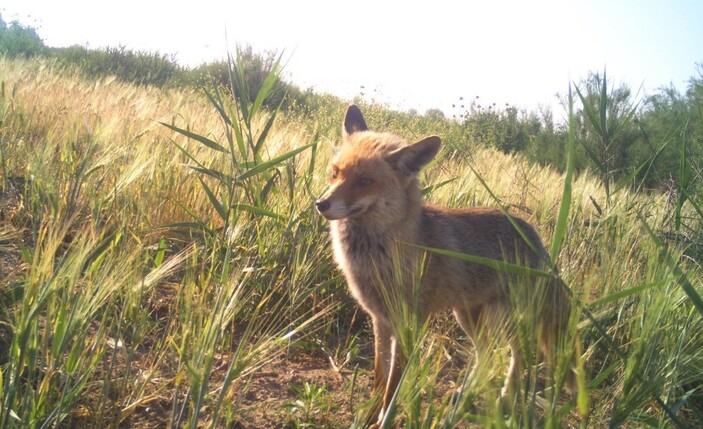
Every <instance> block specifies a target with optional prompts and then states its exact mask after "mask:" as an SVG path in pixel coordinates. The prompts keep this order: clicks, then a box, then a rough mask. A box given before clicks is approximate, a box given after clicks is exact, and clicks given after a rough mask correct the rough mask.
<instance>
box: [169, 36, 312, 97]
mask: <svg viewBox="0 0 703 429" xmlns="http://www.w3.org/2000/svg"><path fill="white" fill-rule="evenodd" d="M238 57H239V63H238V64H239V66H240V67H243V72H244V77H245V80H246V88H236V87H235V88H233V86H232V84H231V81H230V77H231V76H235V75H236V73H237V70H236V68H237V67H238V64H237V63H235V62H230V61H225V60H220V61H214V62H210V63H206V64H202V65H200V66H198V67H196V68H194V69H190V70H186V71H184V73H183V75H182V79H183V82H182V83H184V84H187V85H195V86H202V85H205V86H208V85H211V84H213V83H214V84H216V85H219V86H220V87H221V88H226V89H227V90H229V91H230V92H231V91H232V90H234V91H235V93H236V94H237V96H239V91H240V90H244V91H245V92H246V94H247V95H248V98H249V101H250V102H253V101H254V98H255V97H256V94H258V93H259V91H260V90H261V87H262V86H263V84H264V80H265V79H266V77H267V76H268V75H269V74H270V72H271V70H272V68H273V66H274V64H276V61H277V60H278V57H279V55H278V53H276V52H275V51H266V52H264V53H259V52H255V51H254V50H253V49H252V47H251V46H248V45H247V46H245V47H240V48H239V49H238ZM308 95H309V92H306V91H302V90H301V89H300V88H298V87H297V86H296V85H293V84H291V83H288V82H285V81H284V80H282V79H281V78H280V77H279V76H277V77H276V82H275V84H274V86H273V91H272V94H271V97H270V98H269V99H268V100H266V102H265V103H264V105H265V106H266V107H268V108H276V107H278V106H279V105H281V107H282V108H283V109H288V108H290V107H292V106H296V107H300V106H301V105H303V104H305V100H306V98H307V97H308Z"/></svg>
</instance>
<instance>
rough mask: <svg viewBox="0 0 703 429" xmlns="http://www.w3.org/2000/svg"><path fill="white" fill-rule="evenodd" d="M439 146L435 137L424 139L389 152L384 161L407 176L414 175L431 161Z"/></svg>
mask: <svg viewBox="0 0 703 429" xmlns="http://www.w3.org/2000/svg"><path fill="white" fill-rule="evenodd" d="M441 144H442V141H441V140H440V139H439V137H437V136H431V137H425V138H424V139H422V140H420V141H419V142H417V143H414V144H411V145H410V146H404V147H402V148H400V149H397V150H395V151H393V152H391V153H390V154H389V155H388V156H387V157H386V161H388V163H389V164H391V165H392V166H393V167H394V168H395V169H397V170H400V171H401V172H403V173H405V174H406V175H408V176H411V175H415V174H417V172H418V171H420V169H421V168H422V167H424V166H425V165H427V163H428V162H430V161H432V159H433V158H434V157H435V156H436V155H437V152H439V146H440V145H441Z"/></svg>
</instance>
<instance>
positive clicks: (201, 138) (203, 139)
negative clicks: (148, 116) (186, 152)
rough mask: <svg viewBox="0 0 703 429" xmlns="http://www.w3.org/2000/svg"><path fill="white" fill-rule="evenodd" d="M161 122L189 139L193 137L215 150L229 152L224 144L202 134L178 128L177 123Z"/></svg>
mask: <svg viewBox="0 0 703 429" xmlns="http://www.w3.org/2000/svg"><path fill="white" fill-rule="evenodd" d="M159 123H160V124H161V125H163V126H165V127H166V128H170V129H171V130H173V131H175V132H177V133H179V134H183V135H184V136H186V137H188V138H189V139H192V140H195V141H197V142H199V143H202V144H204V145H205V146H207V147H209V148H210V149H213V150H216V151H218V152H222V153H227V149H225V148H224V147H223V146H221V145H219V144H218V143H216V142H214V141H212V140H210V139H209V138H207V137H204V136H201V135H200V134H196V133H193V132H190V131H188V130H184V129H183V128H178V127H177V126H175V125H171V124H167V123H165V122H159Z"/></svg>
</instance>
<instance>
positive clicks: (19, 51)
mask: <svg viewBox="0 0 703 429" xmlns="http://www.w3.org/2000/svg"><path fill="white" fill-rule="evenodd" d="M45 52H46V47H45V46H44V42H43V41H42V39H41V38H40V37H39V35H38V34H37V31H36V30H35V29H34V28H32V27H29V26H24V25H22V24H20V23H19V22H17V21H13V22H11V23H10V24H9V25H8V24H6V23H5V21H3V19H2V17H1V16H0V55H5V56H8V57H10V58H15V57H24V58H30V57H34V56H37V55H42V54H44V53H45Z"/></svg>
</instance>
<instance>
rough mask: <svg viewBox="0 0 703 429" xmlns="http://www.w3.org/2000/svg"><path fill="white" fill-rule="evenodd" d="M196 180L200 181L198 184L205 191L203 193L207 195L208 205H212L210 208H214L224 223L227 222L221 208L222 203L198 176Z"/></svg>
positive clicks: (224, 210)
mask: <svg viewBox="0 0 703 429" xmlns="http://www.w3.org/2000/svg"><path fill="white" fill-rule="evenodd" d="M198 180H200V184H201V185H203V189H204V190H205V193H206V194H207V197H208V199H209V200H210V204H212V207H214V208H215V211H217V214H218V215H220V218H222V220H223V221H224V222H225V223H226V222H227V217H228V216H227V210H226V209H225V208H224V207H223V206H222V203H221V202H220V200H218V199H217V197H216V196H215V194H214V193H213V192H212V190H211V189H210V187H209V186H208V185H207V183H205V181H204V180H203V179H202V178H201V177H199V176H198Z"/></svg>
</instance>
